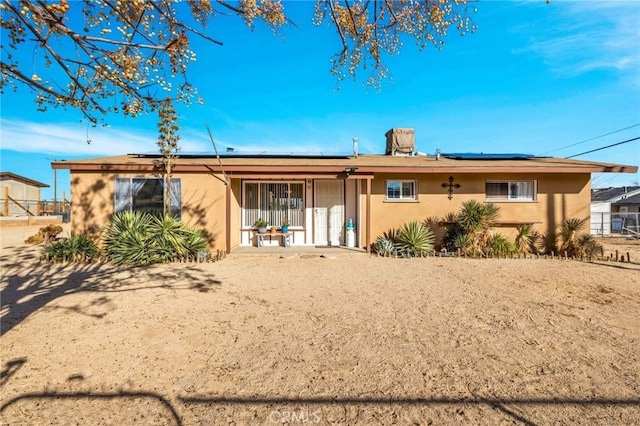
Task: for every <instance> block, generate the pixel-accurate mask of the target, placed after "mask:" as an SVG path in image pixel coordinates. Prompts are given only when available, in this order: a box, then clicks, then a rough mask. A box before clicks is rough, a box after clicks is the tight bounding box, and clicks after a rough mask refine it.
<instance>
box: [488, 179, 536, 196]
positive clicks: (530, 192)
mask: <svg viewBox="0 0 640 426" xmlns="http://www.w3.org/2000/svg"><path fill="white" fill-rule="evenodd" d="M485 189H486V196H487V200H495V201H509V200H510V201H535V200H536V181H535V180H524V181H487V182H486V183H485Z"/></svg>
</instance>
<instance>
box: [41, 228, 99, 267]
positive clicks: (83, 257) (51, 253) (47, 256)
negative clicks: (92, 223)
mask: <svg viewBox="0 0 640 426" xmlns="http://www.w3.org/2000/svg"><path fill="white" fill-rule="evenodd" d="M101 254H102V253H101V251H100V249H99V248H98V246H97V245H96V243H95V241H94V240H93V239H91V238H90V237H89V236H87V235H85V234H74V235H71V237H70V238H68V239H66V240H62V241H56V242H54V243H52V244H49V245H47V246H45V247H44V248H43V249H42V254H41V256H40V258H41V259H42V260H45V261H47V262H91V261H93V260H96V259H99V258H100V256H101Z"/></svg>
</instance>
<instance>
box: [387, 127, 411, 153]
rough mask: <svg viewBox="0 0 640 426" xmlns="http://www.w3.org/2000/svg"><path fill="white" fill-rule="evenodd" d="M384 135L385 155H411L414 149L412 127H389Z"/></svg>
mask: <svg viewBox="0 0 640 426" xmlns="http://www.w3.org/2000/svg"><path fill="white" fill-rule="evenodd" d="M384 135H385V136H386V137H387V149H386V151H385V154H386V155H411V154H413V152H414V151H415V148H416V142H415V132H414V130H413V129H391V130H389V131H388V132H387V133H385V134H384Z"/></svg>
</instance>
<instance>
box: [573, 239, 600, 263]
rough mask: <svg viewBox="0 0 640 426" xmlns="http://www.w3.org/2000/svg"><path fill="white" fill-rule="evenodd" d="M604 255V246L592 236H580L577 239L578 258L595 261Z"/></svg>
mask: <svg viewBox="0 0 640 426" xmlns="http://www.w3.org/2000/svg"><path fill="white" fill-rule="evenodd" d="M601 253H602V245H601V244H599V243H598V242H597V241H596V238H595V237H594V236H593V235H591V234H580V235H578V236H577V237H576V257H580V258H585V259H587V260H589V261H591V260H593V258H594V257H597V256H598V255H599V254H601Z"/></svg>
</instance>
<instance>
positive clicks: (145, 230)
mask: <svg viewBox="0 0 640 426" xmlns="http://www.w3.org/2000/svg"><path fill="white" fill-rule="evenodd" d="M103 241H104V245H105V251H106V253H107V255H108V256H109V260H111V262H113V263H115V264H116V265H132V266H144V265H150V264H153V263H167V262H172V261H175V260H178V259H183V258H199V257H201V253H203V252H206V248H207V240H206V239H205V238H204V237H203V236H202V234H201V233H200V232H199V231H196V230H194V229H192V228H189V227H188V226H186V225H185V224H184V223H183V222H182V221H180V220H178V219H175V218H174V217H171V216H169V215H164V216H153V215H151V214H149V213H144V212H138V211H133V212H122V213H118V214H115V215H114V216H113V218H112V219H111V223H110V224H109V226H108V227H107V229H106V232H105V236H104V240H103Z"/></svg>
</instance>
